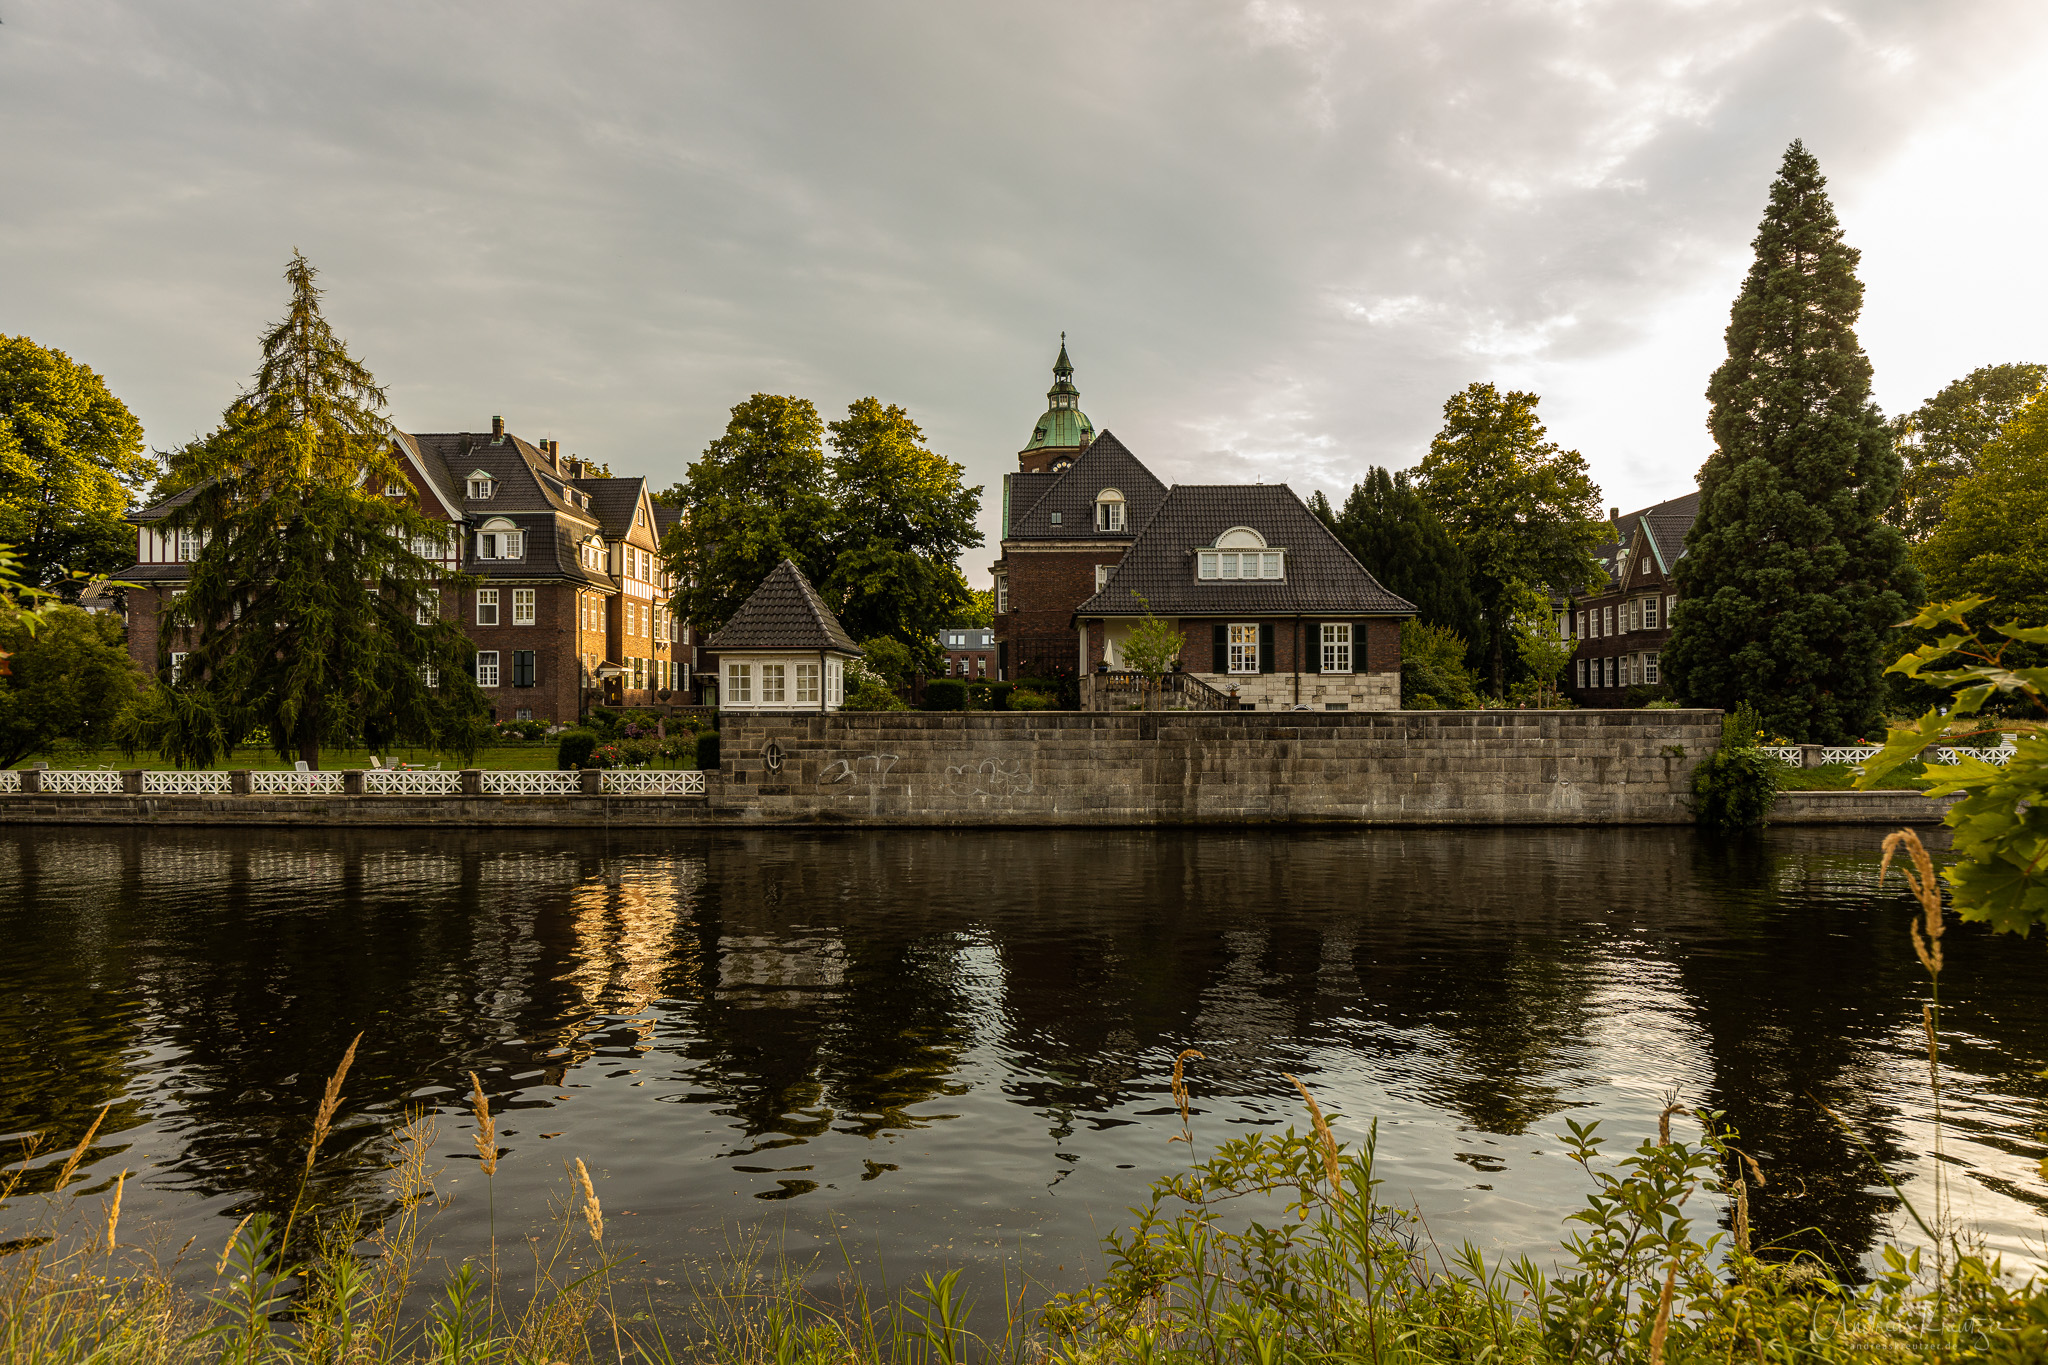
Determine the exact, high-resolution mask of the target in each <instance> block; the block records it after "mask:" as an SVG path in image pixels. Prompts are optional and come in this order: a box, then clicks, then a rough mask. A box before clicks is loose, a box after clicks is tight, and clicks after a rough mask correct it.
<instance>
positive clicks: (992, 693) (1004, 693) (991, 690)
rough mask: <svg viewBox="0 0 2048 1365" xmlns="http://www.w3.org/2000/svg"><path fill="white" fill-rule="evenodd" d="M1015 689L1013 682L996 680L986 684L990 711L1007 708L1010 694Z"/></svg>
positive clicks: (1015, 685) (1008, 707)
mask: <svg viewBox="0 0 2048 1365" xmlns="http://www.w3.org/2000/svg"><path fill="white" fill-rule="evenodd" d="M1016 690H1017V684H1015V683H1006V682H998V683H990V684H988V709H989V710H991V711H1007V710H1009V709H1010V694H1011V693H1012V692H1015V691H1016Z"/></svg>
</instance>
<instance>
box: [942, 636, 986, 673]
mask: <svg viewBox="0 0 2048 1365" xmlns="http://www.w3.org/2000/svg"><path fill="white" fill-rule="evenodd" d="M939 649H940V651H941V652H942V653H944V654H945V656H946V663H945V666H944V669H943V670H942V671H941V672H940V674H939V676H940V677H942V678H976V679H993V678H994V677H995V676H996V672H997V669H996V633H995V631H994V630H992V629H990V628H989V627H987V626H953V627H949V628H948V629H945V630H942V631H940V632H939Z"/></svg>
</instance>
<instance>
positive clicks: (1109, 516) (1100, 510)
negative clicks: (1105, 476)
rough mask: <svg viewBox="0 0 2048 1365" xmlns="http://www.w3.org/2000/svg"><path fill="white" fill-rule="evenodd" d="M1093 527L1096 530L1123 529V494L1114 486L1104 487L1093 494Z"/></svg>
mask: <svg viewBox="0 0 2048 1365" xmlns="http://www.w3.org/2000/svg"><path fill="white" fill-rule="evenodd" d="M1095 529H1096V530H1098V531H1121V530H1123V529H1124V495H1123V494H1121V493H1119V492H1117V491H1116V490H1115V489H1114V488H1105V489H1103V490H1102V491H1101V492H1100V493H1097V494H1096V495H1095Z"/></svg>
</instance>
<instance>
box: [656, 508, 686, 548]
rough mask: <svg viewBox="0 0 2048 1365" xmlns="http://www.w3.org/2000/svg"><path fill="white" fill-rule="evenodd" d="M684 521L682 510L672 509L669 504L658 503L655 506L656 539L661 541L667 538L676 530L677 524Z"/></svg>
mask: <svg viewBox="0 0 2048 1365" xmlns="http://www.w3.org/2000/svg"><path fill="white" fill-rule="evenodd" d="M682 519H683V509H682V508H680V507H670V506H669V505H668V504H667V503H662V502H657V503H656V504H654V535H655V539H657V540H659V539H661V538H662V537H664V536H666V535H667V534H668V533H669V532H670V531H671V530H673V529H675V525H676V523H677V522H679V521H681V520H682Z"/></svg>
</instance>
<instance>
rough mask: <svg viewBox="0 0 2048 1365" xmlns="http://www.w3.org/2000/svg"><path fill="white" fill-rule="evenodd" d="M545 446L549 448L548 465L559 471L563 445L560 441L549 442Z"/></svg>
mask: <svg viewBox="0 0 2048 1365" xmlns="http://www.w3.org/2000/svg"><path fill="white" fill-rule="evenodd" d="M545 444H546V446H547V452H548V463H549V464H551V465H553V466H555V467H556V468H557V469H559V468H561V466H562V458H561V456H562V443H561V442H560V441H548V442H546V443H545Z"/></svg>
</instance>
